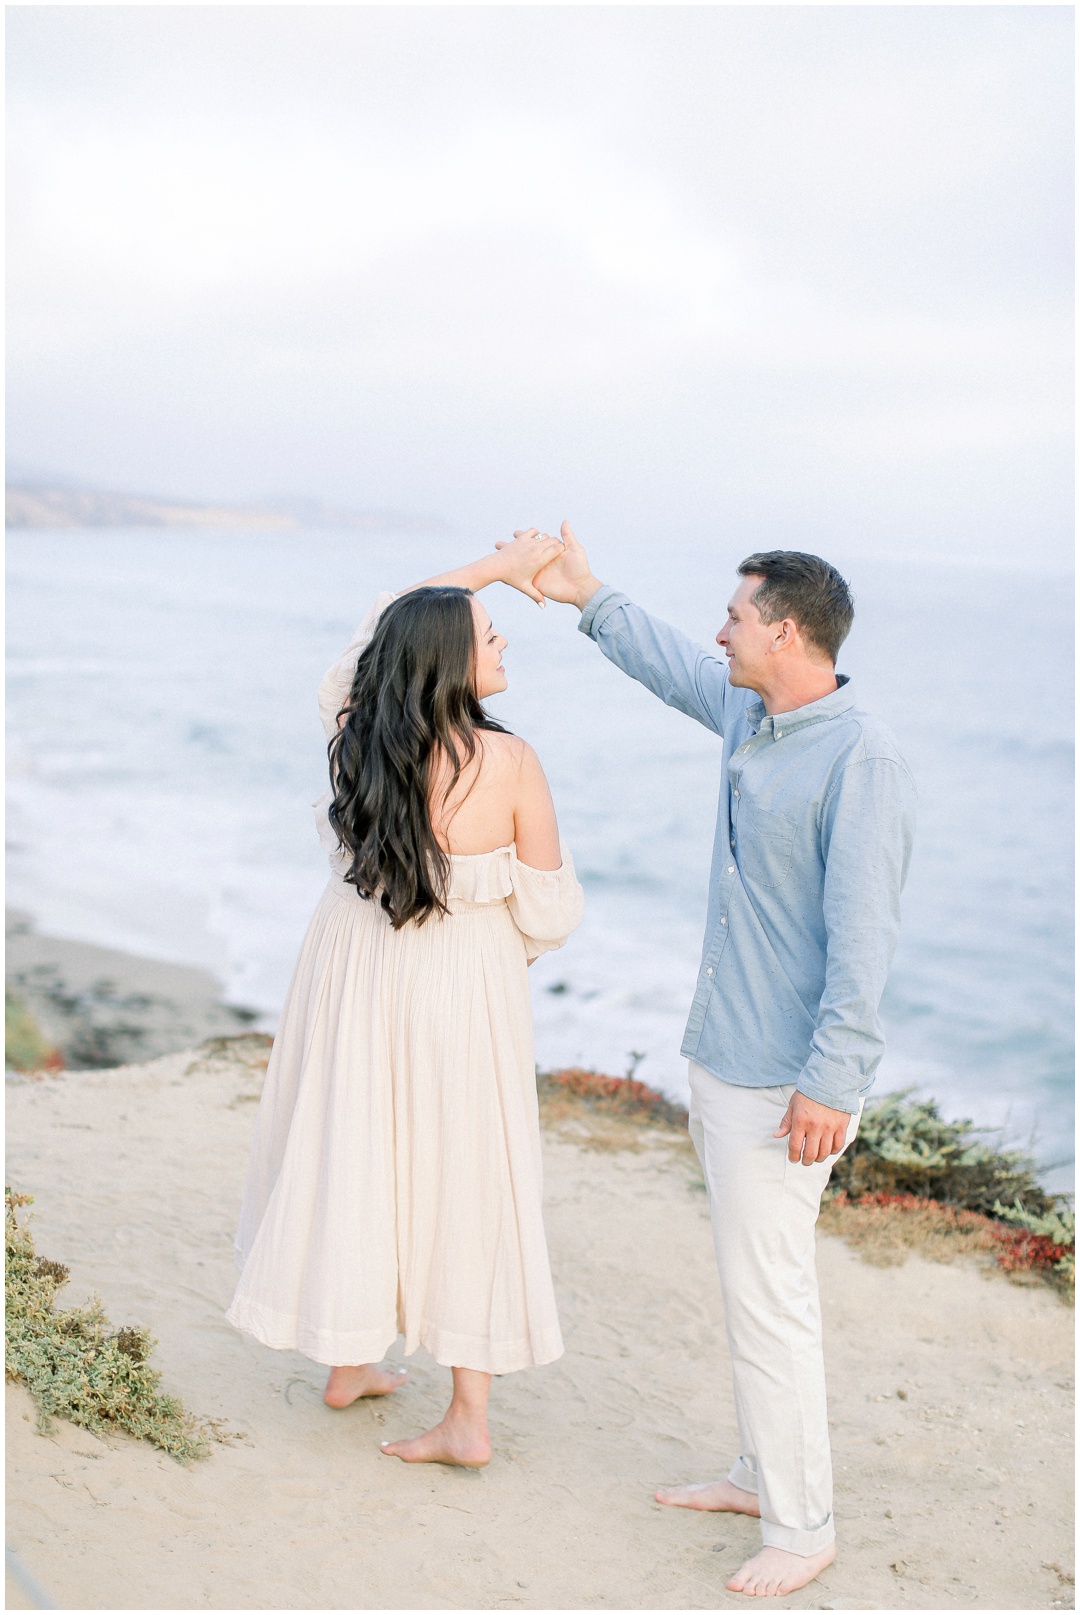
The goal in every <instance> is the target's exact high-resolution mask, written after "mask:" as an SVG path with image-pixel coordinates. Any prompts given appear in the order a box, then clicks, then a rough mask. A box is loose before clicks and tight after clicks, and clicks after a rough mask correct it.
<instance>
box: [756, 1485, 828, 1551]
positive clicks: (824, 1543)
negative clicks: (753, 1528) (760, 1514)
mask: <svg viewBox="0 0 1080 1615" xmlns="http://www.w3.org/2000/svg"><path fill="white" fill-rule="evenodd" d="M737 1484H738V1482H736V1485H737ZM761 1540H762V1542H763V1543H764V1544H765V1546H766V1547H767V1548H783V1549H784V1551H785V1553H798V1554H801V1555H802V1557H803V1558H804V1559H809V1557H810V1555H811V1554H814V1553H821V1552H822V1550H823V1549H825V1548H827V1547H828V1546H829V1543H830V1542H835V1540H836V1527H835V1526H834V1525H833V1517H832V1515H831V1514H830V1515H829V1518H828V1519H827V1520H826V1521H825V1524H824V1525H822V1526H819V1528H818V1529H817V1530H816V1531H797V1530H796V1529H795V1527H794V1526H793V1525H774V1524H773V1522H772V1521H771V1520H762V1522H761Z"/></svg>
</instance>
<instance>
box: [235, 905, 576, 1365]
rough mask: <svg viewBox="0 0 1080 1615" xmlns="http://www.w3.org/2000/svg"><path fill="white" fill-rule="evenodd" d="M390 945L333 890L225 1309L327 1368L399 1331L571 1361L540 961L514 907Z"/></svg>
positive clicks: (360, 909) (287, 1017)
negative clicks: (555, 1227) (536, 1038)
mask: <svg viewBox="0 0 1080 1615" xmlns="http://www.w3.org/2000/svg"><path fill="white" fill-rule="evenodd" d="M454 909H455V912H453V913H451V914H449V915H447V916H445V917H443V918H438V917H433V918H431V919H429V920H428V921H427V922H426V923H425V924H423V925H419V926H417V925H406V926H404V927H403V928H402V929H401V930H400V931H394V930H393V928H392V927H391V925H390V923H389V921H388V920H387V918H386V916H385V914H384V913H383V911H382V909H381V908H380V907H379V906H378V904H377V903H373V902H370V901H367V900H365V899H364V898H362V897H360V896H359V894H358V893H357V892H356V891H355V889H354V888H353V887H351V886H346V885H345V884H344V883H343V882H341V881H340V880H339V879H337V878H336V877H335V878H333V879H332V880H331V882H330V885H329V886H328V888H327V890H326V892H325V894H324V896H323V898H322V900H321V902H320V904H319V907H318V909H317V910H316V912H315V915H314V918H313V920H312V923H311V926H310V928H309V930H308V934H307V936H306V938H305V940H304V944H303V947H302V949H301V953H300V958H299V960H298V963H297V966H296V970H295V973H294V976H293V980H292V983H291V986H290V989H289V993H288V997H287V999H286V1003H285V1007H284V1011H283V1014H282V1019H281V1026H280V1030H279V1032H278V1035H277V1038H276V1039H275V1042H274V1047H273V1051H272V1053H271V1057H270V1064H269V1067H268V1070H267V1075H266V1084H265V1087H264V1091H263V1097H262V1101H261V1104H260V1107H259V1113H258V1118H257V1121H256V1129H255V1138H254V1143H253V1146H252V1155H251V1164H250V1169H249V1173H248V1179H247V1184H246V1188H245V1194H244V1205H243V1211H242V1214H241V1221H240V1229H239V1233H238V1236H237V1259H238V1265H239V1266H240V1270H241V1271H240V1281H239V1285H238V1287H237V1290H236V1294H235V1296H234V1298H233V1302H232V1305H231V1306H230V1308H229V1311H228V1314H227V1316H228V1319H229V1321H230V1322H231V1323H233V1324H234V1325H235V1326H236V1327H237V1328H239V1329H242V1330H244V1331H246V1332H247V1333H249V1334H251V1335H253V1336H254V1337H255V1338H256V1339H257V1340H260V1341H262V1342H263V1343H264V1344H265V1345H267V1346H272V1347H276V1348H278V1349H283V1350H297V1351H300V1352H302V1353H304V1355H305V1356H307V1357H310V1358H312V1359H313V1360H314V1361H315V1362H319V1363H326V1364H352V1363H365V1362H375V1361H378V1360H379V1359H380V1358H381V1357H382V1356H383V1355H384V1353H385V1352H386V1350H387V1348H388V1347H389V1346H390V1344H391V1343H392V1342H393V1341H394V1339H395V1338H396V1337H397V1336H398V1335H403V1336H404V1339H405V1350H406V1352H407V1353H408V1352H413V1351H415V1350H416V1349H417V1347H419V1346H423V1347H424V1348H425V1349H426V1350H427V1351H428V1352H430V1354H431V1355H432V1357H434V1359H435V1360H436V1362H439V1363H443V1364H446V1365H448V1366H455V1367H462V1368H475V1369H481V1370H484V1371H486V1372H488V1373H492V1374H506V1373H510V1372H512V1371H513V1370H515V1369H519V1368H526V1367H529V1366H532V1365H535V1364H541V1363H547V1362H551V1361H553V1360H554V1359H555V1358H556V1357H558V1356H560V1355H561V1353H562V1349H563V1347H562V1337H561V1334H560V1330H559V1321H558V1315H557V1312H556V1307H555V1296H554V1291H553V1288H552V1282H551V1271H550V1266H549V1261H548V1252H547V1243H546V1239H545V1235H544V1225H543V1214H542V1193H543V1183H542V1166H541V1153H540V1129H539V1117H538V1112H537V1097H536V1077H535V1064H534V1055H533V1035H532V1015H531V1008H530V1003H529V987H528V980H527V976H526V955H525V945H524V942H523V939H522V936H521V933H520V932H519V931H518V929H517V927H516V926H515V924H514V921H513V919H512V918H511V915H510V913H509V910H508V909H507V906H506V903H505V901H503V900H499V901H495V902H487V903H481V904H463V903H455V904H454Z"/></svg>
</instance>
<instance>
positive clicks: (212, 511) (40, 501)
mask: <svg viewBox="0 0 1080 1615" xmlns="http://www.w3.org/2000/svg"><path fill="white" fill-rule="evenodd" d="M5 504H6V511H5V520H6V524H7V526H8V527H34V528H54V529H58V528H80V527H205V528H225V529H229V530H233V531H236V532H298V531H300V530H301V529H302V528H307V527H348V528H358V529H361V530H368V531H372V532H386V531H388V530H390V531H401V532H409V531H430V530H431V529H432V528H439V527H443V526H445V523H444V522H442V521H440V520H438V519H437V518H435V517H431V516H414V515H406V514H402V513H400V512H396V511H356V510H345V509H341V508H340V507H338V506H336V505H324V504H322V503H320V502H319V501H318V500H315V499H281V500H274V501H268V502H266V503H265V504H258V505H234V504H220V503H209V502H200V501H197V500H187V499H167V498H152V497H148V496H147V495H144V494H129V493H114V492H107V491H104V490H101V489H96V488H78V487H65V486H61V485H59V484H58V483H57V484H49V483H47V482H44V481H42V482H30V481H20V482H17V483H9V484H8V487H7V491H6V501H5Z"/></svg>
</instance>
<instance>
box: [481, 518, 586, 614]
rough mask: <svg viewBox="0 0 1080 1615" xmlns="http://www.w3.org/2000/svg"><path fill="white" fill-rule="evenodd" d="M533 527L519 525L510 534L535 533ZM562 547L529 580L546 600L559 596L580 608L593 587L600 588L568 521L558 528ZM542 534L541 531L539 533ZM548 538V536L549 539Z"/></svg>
mask: <svg viewBox="0 0 1080 1615" xmlns="http://www.w3.org/2000/svg"><path fill="white" fill-rule="evenodd" d="M535 531H536V529H535V527H531V528H527V529H523V530H522V531H520V532H516V533H515V534H514V538H515V540H517V539H518V538H521V537H524V536H525V533H526V532H528V533H535ZM560 533H561V536H562V548H561V550H559V551H558V552H557V553H556V554H555V557H554V559H552V560H549V561H548V564H547V565H546V566H545V567H544V568H543V569H542V570H541V571H540V572H538V573H537V574H536V577H535V578H534V579H533V583H534V584H535V586H536V588H537V589H539V590H540V592H541V593H542V594H545V595H546V596H547V598H548V599H549V600H561V601H563V603H564V604H566V605H569V606H577V608H578V610H579V611H584V609H585V607H586V606H587V605H588V603H589V601H590V600H591V599H592V597H593V595H594V594H595V593H596V591H597V589H599V588H601V587H602V585H601V583H600V579H599V578H595V577H593V574H592V570H591V568H590V566H589V557H588V556H587V555H586V554H585V551H584V550H583V549H582V547H581V545H580V544H579V543H578V541H577V539H576V538H575V537H574V530H573V528H572V527H571V526H570V523H569V522H563V524H562V527H561V528H560ZM542 536H543V537H546V534H545V535H542ZM549 542H551V540H549ZM505 544H506V541H505V540H503V541H502V542H500V543H498V544H496V546H495V548H496V549H503V548H504V547H505Z"/></svg>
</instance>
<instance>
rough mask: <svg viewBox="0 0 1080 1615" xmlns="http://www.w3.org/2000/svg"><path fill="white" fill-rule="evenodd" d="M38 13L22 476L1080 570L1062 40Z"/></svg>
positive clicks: (22, 18) (1048, 33)
mask: <svg viewBox="0 0 1080 1615" xmlns="http://www.w3.org/2000/svg"><path fill="white" fill-rule="evenodd" d="M7 16H8V74H9V86H10V87H9V97H10V99H9V166H10V176H11V177H10V202H9V229H10V232H11V251H10V269H9V275H10V278H9V327H8V330H9V399H10V402H9V452H10V456H11V461H12V464H13V466H14V467H15V468H16V469H17V470H18V469H21V470H24V471H25V470H31V471H44V472H54V473H60V474H63V475H65V476H66V477H68V478H70V479H87V480H90V481H92V482H93V483H95V484H98V485H100V486H105V487H121V488H130V489H135V490H144V491H148V492H165V493H171V494H174V495H184V496H192V497H217V498H222V497H229V498H238V499H244V498H251V497H264V496H267V495H274V494H284V493H288V494H298V495H310V496H314V497H317V498H323V499H328V500H335V501H348V502H349V503H350V504H353V505H357V506H360V507H363V508H366V509H371V508H374V509H380V508H381V509H391V510H401V511H411V512H421V513H423V512H428V513H431V514H432V515H435V516H438V517H441V518H443V519H445V520H448V521H450V522H452V523H454V524H455V525H457V526H472V525H476V526H478V527H479V528H481V529H482V530H483V532H484V533H485V535H486V536H489V537H490V536H492V535H493V534H494V533H495V532H500V531H505V530H506V529H507V528H508V527H510V526H513V525H515V524H517V523H518V522H520V521H525V520H536V521H539V522H543V523H545V524H546V523H550V522H555V521H557V520H558V519H559V518H560V517H561V516H562V515H564V514H566V513H570V514H571V515H572V516H574V517H575V519H576V521H577V522H578V524H579V525H580V527H581V528H582V529H583V530H585V531H588V530H595V529H596V528H597V527H598V526H599V527H602V528H603V529H604V531H605V532H607V533H612V532H615V531H622V532H625V533H626V534H627V536H628V537H632V538H634V539H635V540H640V539H642V538H648V537H659V538H662V539H665V540H667V539H676V540H677V539H678V538H679V537H680V536H685V537H694V538H699V537H702V536H707V535H708V534H710V533H724V534H727V535H734V534H737V535H739V539H743V538H744V539H745V547H746V548H755V547H759V546H761V545H764V544H767V543H768V544H777V545H785V546H789V547H805V548H827V546H828V544H829V543H832V544H833V545H834V546H835V547H838V548H840V549H842V550H843V551H845V552H850V551H852V550H863V551H867V552H876V553H885V554H894V553H904V554H912V555H923V554H926V555H938V554H957V555H970V556H973V557H985V558H986V559H988V560H997V561H1001V560H1006V559H1016V560H1022V561H1028V560H1036V561H1040V560H1044V561H1046V560H1048V561H1053V562H1059V561H1061V560H1062V559H1063V558H1064V557H1065V556H1066V555H1067V554H1068V552H1069V546H1070V542H1071V540H1070V530H1071V515H1070V492H1071V471H1070V453H1071V439H1072V424H1071V419H1070V414H1069V400H1070V390H1071V374H1070V361H1071V349H1072V339H1071V323H1070V322H1071V290H1072V263H1071V194H1072V191H1071V187H1072V177H1071V160H1072V99H1071V97H1072V87H1071V64H1072V43H1071V28H1072V17H1071V12H1070V10H1069V9H1067V8H1064V7H1019V6H1017V7H1014V6H1006V7H985V8H984V7H977V6H973V7H966V6H952V7H934V6H908V7H892V6H890V7H880V8H879V7H871V6H865V7H860V6H844V7H816V6H814V7H805V8H804V7H785V6H778V7H770V6H763V7H726V6H716V7H706V6H693V7H679V6H671V7H650V6H647V7H619V6H616V7H588V6H583V7H571V6H559V7H551V8H545V7H530V6H525V7H510V6H492V7H439V8H427V7H409V6H402V7H389V6H386V7H384V6H377V7H365V6H340V7H335V6H328V7H320V6H303V7H299V6H298V7H292V6H282V7H260V6H244V7H217V6H176V7H165V6H162V7H158V6H144V7H126V6H101V7H95V6H79V7H64V6H41V7H29V6H26V7H19V6H14V7H10V8H9V9H8V13H7ZM736 547H738V542H737V541H736Z"/></svg>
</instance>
